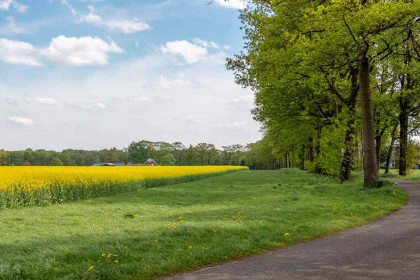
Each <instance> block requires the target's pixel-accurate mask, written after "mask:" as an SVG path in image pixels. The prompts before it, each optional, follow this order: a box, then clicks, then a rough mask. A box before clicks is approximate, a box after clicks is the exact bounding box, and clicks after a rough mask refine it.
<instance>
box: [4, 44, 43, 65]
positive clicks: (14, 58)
mask: <svg viewBox="0 0 420 280" xmlns="http://www.w3.org/2000/svg"><path fill="white" fill-rule="evenodd" d="M36 51H37V50H36V48H35V47H34V46H33V45H31V44H29V43H26V42H21V41H13V40H9V39H4V38H0V60H2V61H4V62H6V63H8V64H18V65H31V66H40V65H42V63H41V62H40V61H39V60H38V58H37V57H36V55H35V54H36Z"/></svg>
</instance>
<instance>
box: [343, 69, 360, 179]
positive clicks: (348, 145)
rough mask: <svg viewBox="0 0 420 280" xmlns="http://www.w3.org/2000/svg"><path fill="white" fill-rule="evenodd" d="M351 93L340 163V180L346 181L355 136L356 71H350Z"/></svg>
mask: <svg viewBox="0 0 420 280" xmlns="http://www.w3.org/2000/svg"><path fill="white" fill-rule="evenodd" d="M351 82H352V86H351V92H350V96H349V99H348V100H347V107H348V109H349V119H348V121H347V131H346V136H345V138H344V147H345V150H344V156H343V160H342V162H341V172H340V180H341V181H342V182H343V181H347V180H350V178H351V168H352V165H353V153H354V138H355V136H356V128H355V122H356V101H357V95H358V94H359V83H358V79H357V71H352V75H351Z"/></svg>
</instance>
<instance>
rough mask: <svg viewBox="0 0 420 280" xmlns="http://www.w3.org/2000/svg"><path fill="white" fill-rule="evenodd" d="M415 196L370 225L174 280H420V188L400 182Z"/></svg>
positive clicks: (419, 183)
mask: <svg viewBox="0 0 420 280" xmlns="http://www.w3.org/2000/svg"><path fill="white" fill-rule="evenodd" d="M395 182H397V183H398V184H399V185H400V186H401V187H403V188H404V189H405V190H406V191H407V192H408V193H409V194H410V196H411V199H410V201H409V202H408V204H407V205H406V206H404V207H403V208H402V209H401V210H399V211H397V212H395V213H393V214H391V215H390V216H388V217H385V218H383V219H381V220H379V221H376V222H373V223H370V224H368V225H365V226H362V227H359V228H356V229H352V230H349V231H345V232H342V233H337V234H333V235H330V236H327V237H325V238H322V239H317V240H314V241H310V242H306V243H301V244H298V245H295V246H291V247H289V248H286V249H280V250H277V251H273V252H270V253H267V254H263V255H258V256H254V257H250V258H248V259H245V260H241V261H233V262H229V263H226V264H223V265H219V266H216V267H210V268H204V269H201V270H198V271H195V272H192V273H187V274H183V275H179V276H175V277H172V278H169V279H174V280H175V279H184V280H198V279H199V280H206V279H211V280H217V279H264V280H266V279H279V280H288V279H299V280H302V279H334V280H336V279H381V280H383V279H395V280H409V279H415V280H419V279H420V182H410V181H401V180H395Z"/></svg>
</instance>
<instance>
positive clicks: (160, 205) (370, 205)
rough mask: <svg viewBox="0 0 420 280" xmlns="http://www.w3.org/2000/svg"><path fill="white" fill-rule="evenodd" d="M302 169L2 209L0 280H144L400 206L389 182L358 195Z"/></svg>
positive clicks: (356, 187)
mask: <svg viewBox="0 0 420 280" xmlns="http://www.w3.org/2000/svg"><path fill="white" fill-rule="evenodd" d="M361 185H362V183H361V179H356V180H354V181H351V182H347V183H344V184H339V183H337V181H336V180H334V179H330V178H327V177H320V176H317V175H313V174H309V173H305V172H303V171H299V170H280V171H240V172H235V173H230V174H227V175H224V176H220V177H213V178H210V179H206V180H202V181H196V182H191V183H184V184H177V185H168V186H163V187H158V188H151V189H144V190H140V191H136V192H132V193H124V194H118V195H115V196H112V197H103V198H97V199H91V200H86V201H81V202H76V203H70V204H62V205H53V206H48V207H33V208H24V209H6V210H3V211H1V212H0V213H1V219H0V238H1V239H0V240H1V241H0V279H8V280H10V279H147V278H151V277H158V276H162V275H168V274H171V273H175V272H179V271H184V270H188V269H194V268H197V267H199V266H203V265H207V264H213V263H217V262H221V261H225V260H228V259H232V258H236V257H239V256H243V255H247V254H253V253H258V252H261V251H264V250H268V249H272V248H277V247H281V246H286V245H289V244H292V243H296V242H300V241H304V240H309V239H313V238H315V237H319V236H323V235H325V234H328V233H331V232H336V231H340V230H343V229H345V228H350V227H354V226H358V225H361V224H364V223H366V222H368V221H370V220H373V219H377V218H379V217H381V216H383V215H385V214H387V213H389V212H390V211H392V210H395V209H398V208H399V207H401V205H403V204H404V202H405V201H406V199H407V194H406V193H405V192H404V191H403V190H401V189H400V188H398V187H396V186H395V185H393V184H391V183H387V184H385V186H384V187H383V188H381V189H376V190H364V189H362V188H361Z"/></svg>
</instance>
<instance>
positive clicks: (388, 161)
mask: <svg viewBox="0 0 420 280" xmlns="http://www.w3.org/2000/svg"><path fill="white" fill-rule="evenodd" d="M397 127H398V125H396V126H394V128H393V129H392V134H391V144H390V145H389V148H388V153H387V155H386V165H385V174H388V173H389V165H390V164H391V157H392V150H393V149H394V143H395V132H396V131H397Z"/></svg>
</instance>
